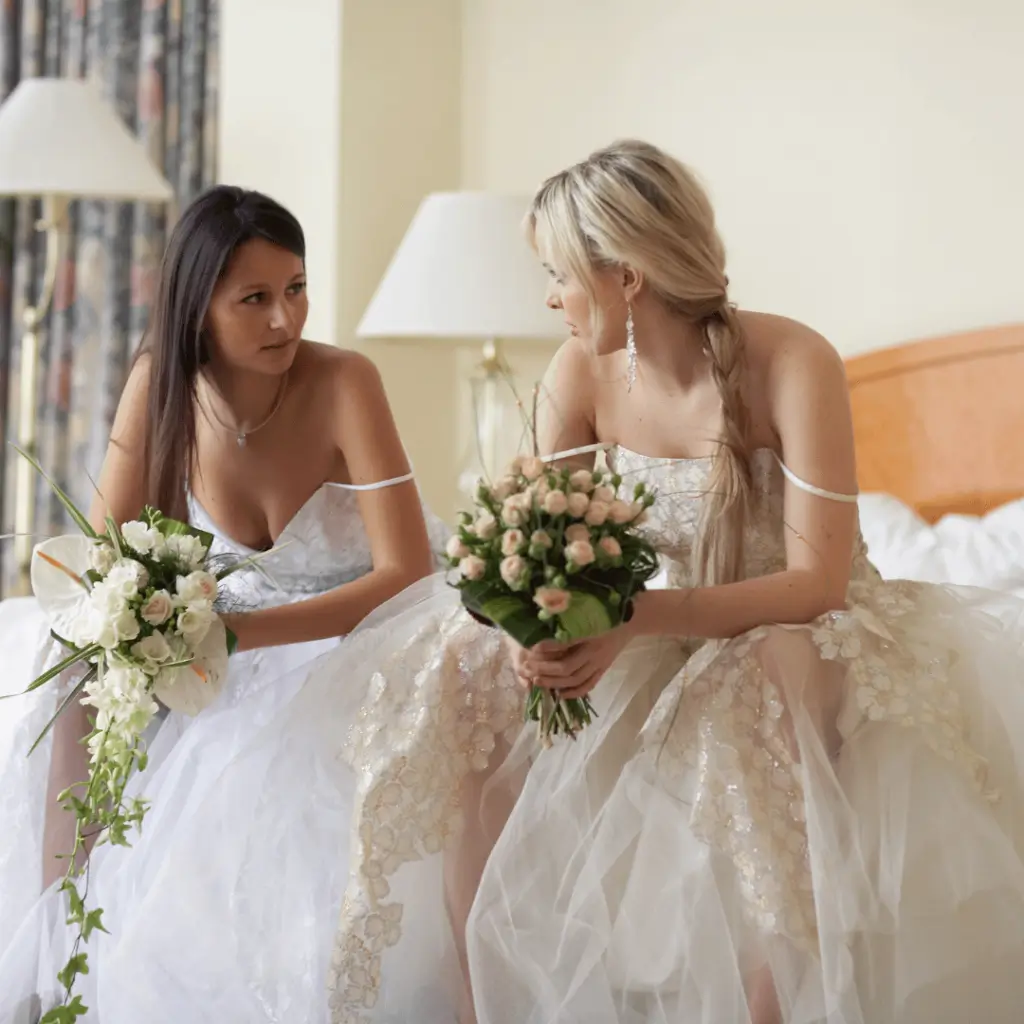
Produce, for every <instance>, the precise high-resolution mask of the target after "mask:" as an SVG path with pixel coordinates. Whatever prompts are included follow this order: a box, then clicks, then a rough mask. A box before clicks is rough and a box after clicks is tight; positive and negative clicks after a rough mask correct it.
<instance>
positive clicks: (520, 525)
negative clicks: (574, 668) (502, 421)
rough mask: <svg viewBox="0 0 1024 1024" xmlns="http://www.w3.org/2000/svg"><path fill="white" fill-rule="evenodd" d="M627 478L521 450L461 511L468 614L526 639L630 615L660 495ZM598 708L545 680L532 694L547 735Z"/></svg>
mask: <svg viewBox="0 0 1024 1024" xmlns="http://www.w3.org/2000/svg"><path fill="white" fill-rule="evenodd" d="M621 487H622V479H621V477H619V476H617V475H616V474H614V473H609V472H603V471H601V470H593V471H592V470H589V469H578V470H576V471H575V472H573V471H571V470H568V469H553V468H550V467H548V466H546V465H545V464H544V462H543V461H542V460H541V459H539V458H537V457H536V456H528V457H525V458H518V459H516V460H514V461H513V463H512V465H511V467H510V468H509V471H508V473H507V474H506V476H504V477H502V478H501V479H500V480H498V481H497V483H495V484H493V485H490V484H487V483H481V484H480V486H479V488H478V490H477V494H476V506H477V507H476V510H475V512H474V513H469V512H463V513H462V514H461V516H460V521H459V528H458V531H457V533H456V534H455V535H454V536H453V537H452V538H451V540H450V541H449V543H448V548H447V554H448V558H449V561H450V564H451V566H452V567H453V568H456V569H457V570H458V573H459V577H458V580H457V581H456V582H455V583H454V586H456V587H457V588H458V589H459V590H460V591H461V596H462V603H463V605H464V606H465V607H466V609H467V610H468V611H469V612H470V614H472V615H473V616H474V617H475V618H477V619H478V620H480V621H483V622H486V623H489V624H493V625H495V626H498V627H499V628H500V629H503V630H504V631H505V632H506V633H508V634H509V635H510V636H511V637H512V638H513V639H515V640H516V641H517V642H518V643H520V644H521V645H522V646H524V647H532V646H533V645H534V644H536V643H539V642H540V641H542V640H552V639H553V640H558V641H562V642H571V641H574V640H580V639H582V638H584V637H587V636H594V635H596V634H598V633H603V632H605V631H606V630H609V629H612V628H613V627H614V626H617V625H619V624H621V623H622V622H625V621H628V619H629V616H630V614H631V602H632V598H633V597H634V595H636V594H637V593H638V592H639V591H641V590H643V589H644V586H645V584H646V582H647V581H648V580H649V579H650V578H651V577H652V576H654V575H655V573H656V572H657V569H658V560H657V555H656V554H655V551H654V549H653V548H652V547H651V545H650V544H649V543H648V542H647V541H646V540H644V539H643V537H642V536H641V535H640V533H639V531H638V529H637V527H638V526H639V525H640V523H641V522H642V520H643V517H644V515H645V513H646V510H647V508H648V507H649V506H650V505H652V504H653V503H654V495H653V494H651V493H650V492H649V491H648V490H647V489H646V488H645V486H644V485H643V484H637V485H636V487H635V488H634V489H633V491H632V494H631V495H630V496H629V497H628V498H624V497H622V496H621V495H620V489H621ZM593 715H594V709H593V707H592V706H591V704H590V701H589V699H587V698H583V699H573V700H562V699H560V698H558V697H557V696H555V695H552V694H551V692H550V691H548V690H545V689H542V688H540V687H534V688H533V689H532V690H531V691H530V695H529V698H528V700H527V703H526V717H527V720H530V721H536V722H537V723H538V728H539V730H540V734H541V736H542V738H543V739H544V740H545V742H549V741H550V738H551V736H552V735H554V734H557V733H566V734H568V735H569V736H575V734H576V732H577V731H578V730H579V729H580V728H582V727H583V726H585V725H588V724H589V723H590V721H591V720H592V718H593Z"/></svg>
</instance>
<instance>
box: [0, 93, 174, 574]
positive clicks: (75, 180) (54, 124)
mask: <svg viewBox="0 0 1024 1024" xmlns="http://www.w3.org/2000/svg"><path fill="white" fill-rule="evenodd" d="M173 194H174V192H173V189H172V188H171V185H170V183H169V182H168V181H167V180H166V179H165V178H164V177H163V176H162V175H161V174H160V173H159V172H158V171H157V169H156V168H155V167H154V166H153V164H152V163H151V162H150V160H149V157H148V156H147V154H146V151H145V149H144V148H143V146H142V144H141V143H140V142H139V141H138V139H136V138H135V137H134V136H132V134H131V133H130V132H129V131H128V129H127V128H126V127H125V126H124V124H123V122H122V121H121V120H120V118H119V117H118V116H117V115H116V114H115V113H114V111H113V110H112V109H111V108H110V107H108V106H107V104H106V103H104V102H103V100H102V98H101V97H100V95H99V92H98V90H97V89H96V88H95V86H94V85H93V84H91V83H89V82H87V81H80V80H77V79H61V78H27V79H25V80H23V81H22V82H21V83H19V85H18V86H17V87H16V88H15V89H14V91H13V92H12V93H11V94H10V96H9V97H8V98H7V100H6V101H5V102H4V103H3V104H2V105H0V196H21V197H29V198H39V199H42V217H41V219H40V220H39V221H38V222H37V224H36V228H37V230H39V231H41V232H44V233H45V236H46V266H45V272H44V275H43V284H42V288H41V289H40V292H39V294H38V295H37V296H36V300H35V304H34V305H32V306H30V307H29V308H27V309H26V310H25V312H24V317H23V323H24V332H23V334H22V340H21V358H20V361H19V366H18V400H17V407H18V431H17V434H18V444H19V446H20V447H21V448H22V449H23V450H24V451H27V452H28V453H29V454H31V455H35V454H36V440H37V438H36V404H37V403H36V399H37V397H38V391H39V350H40V344H39V331H40V328H41V327H42V324H43V322H44V321H45V319H46V316H47V313H48V312H49V308H50V302H51V300H52V299H53V291H54V286H55V283H56V279H57V268H58V265H59V262H60V246H61V241H62V237H63V234H64V230H65V227H66V224H67V211H68V204H69V203H70V202H71V201H72V200H73V199H112V200H129V201H131V200H134V201H144V202H158V203H164V202H167V201H168V200H169V199H171V198H172V196H173ZM35 485H36V480H35V472H34V470H33V469H32V467H31V466H30V465H29V464H28V463H27V462H26V461H25V460H24V459H21V458H19V459H18V462H17V469H16V473H15V516H14V530H15V534H16V538H15V557H16V559H17V564H18V577H19V578H18V587H19V590H20V591H22V592H25V591H26V590H27V588H28V570H29V564H30V561H31V556H32V547H33V539H34V537H33V534H34V529H35V493H36V491H35Z"/></svg>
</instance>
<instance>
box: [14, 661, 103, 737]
mask: <svg viewBox="0 0 1024 1024" xmlns="http://www.w3.org/2000/svg"><path fill="white" fill-rule="evenodd" d="M95 678H96V666H95V665H93V667H92V668H91V669H89V671H88V672H86V673H85V675H84V676H82V678H81V679H79V680H78V682H77V683H75V685H74V686H73V687H72V688H71V690H70V691H69V693H68V695H67V696H66V697H65V698H64V699H63V700H62V701H61V702H60V704H59V705H58V706H57V710H56V711H54V713H53V715H52V716H51V717H50V720H49V721H48V722H47V723H46V725H45V726H43V731H42V732H41V733H40V734H39V735H38V736H37V737H36V738H35V742H34V743H33V744H32V746H31V747H29V748H28V754H26V755H25V756H26V757H31V756H32V754H33V752H34V751H35V749H36V747H38V746H39V744H40V743H42V742H43V740H44V739H45V738H46V734H47V733H48V732H49V731H50V730H51V729H52V728H53V723H54V722H56V721H57V719H58V718H60V716H61V715H62V714H63V713H64V711H65V709H66V708H67V707H68V706H69V705H70V704H71V703H72V701H74V700H75V699H76V698H77V697H78V695H79V694H80V693H81V692H82V689H83V687H84V686H85V684H86V683H88V682H90V681H92V680H93V679H95Z"/></svg>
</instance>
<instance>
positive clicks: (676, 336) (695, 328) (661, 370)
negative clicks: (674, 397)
mask: <svg viewBox="0 0 1024 1024" xmlns="http://www.w3.org/2000/svg"><path fill="white" fill-rule="evenodd" d="M633 322H634V328H635V338H636V351H637V362H638V368H639V376H640V378H641V379H643V378H644V377H646V378H647V384H648V385H650V384H652V383H654V382H657V386H658V387H659V389H661V390H665V391H672V392H677V391H687V390H689V389H690V388H691V387H693V386H694V385H695V384H697V383H699V382H701V381H703V380H704V379H705V378H706V377H707V375H708V372H709V364H708V356H707V336H706V334H705V331H704V327H703V326H702V325H700V324H695V323H690V322H688V321H686V320H681V319H680V318H679V317H677V316H673V315H672V314H671V313H670V312H669V311H668V310H667V309H665V308H664V307H663V306H661V305H660V304H658V303H650V304H646V305H645V307H644V308H643V309H641V310H636V311H635V312H634V315H633Z"/></svg>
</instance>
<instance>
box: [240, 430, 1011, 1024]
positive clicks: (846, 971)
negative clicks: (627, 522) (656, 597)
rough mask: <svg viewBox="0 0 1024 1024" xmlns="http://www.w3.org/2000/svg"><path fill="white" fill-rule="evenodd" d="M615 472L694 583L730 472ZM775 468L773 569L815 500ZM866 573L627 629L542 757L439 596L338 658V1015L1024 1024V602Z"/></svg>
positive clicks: (754, 551) (395, 608)
mask: <svg viewBox="0 0 1024 1024" xmlns="http://www.w3.org/2000/svg"><path fill="white" fill-rule="evenodd" d="M608 457H609V460H610V461H611V463H612V464H613V465H614V467H615V469H616V470H617V471H618V472H620V473H621V474H622V475H623V476H624V477H625V478H626V479H627V480H643V481H644V482H646V483H647V484H648V485H649V486H651V487H653V488H654V489H655V491H656V492H657V494H658V496H659V497H658V501H657V503H656V504H655V505H654V507H653V508H652V509H651V512H650V518H649V521H648V524H647V525H646V526H645V527H644V529H645V530H646V531H647V534H648V536H649V538H650V540H651V541H652V542H653V543H654V544H655V546H656V547H657V549H658V550H659V552H660V553H661V554H662V556H663V557H664V559H665V564H666V568H667V577H668V583H669V585H677V586H681V585H685V580H686V579H687V578H688V565H689V558H690V551H691V548H692V543H693V540H694V532H695V528H696V524H697V522H698V519H699V514H700V507H701V502H702V500H703V494H704V488H705V482H706V478H707V473H708V463H707V462H705V461H701V460H695V461H693V460H663V459H653V458H650V457H645V456H641V455H638V454H635V453H632V452H629V451H626V450H624V449H621V448H616V449H612V450H611V451H610V452H609V455H608ZM753 470H754V478H755V484H756V491H757V495H758V501H757V507H756V512H755V513H754V514H753V515H752V519H751V522H750V523H749V529H748V534H747V537H746V544H745V560H746V569H747V573H748V575H750V576H756V575H763V574H767V573H771V572H775V571H778V570H780V569H782V568H784V565H785V545H784V531H785V527H784V523H783V499H784V493H785V489H786V487H787V486H795V487H804V488H805V489H810V490H812V491H813V490H815V489H814V488H813V487H809V486H808V485H806V484H804V483H803V482H802V481H799V480H797V479H795V478H793V477H792V476H791V475H790V476H789V479H790V483H788V484H787V473H788V471H786V470H785V469H784V468H783V467H782V465H781V464H780V463H779V462H778V461H777V459H776V458H775V456H774V454H773V453H771V452H768V451H760V452H757V453H756V454H755V456H754V462H753ZM818 493H819V494H821V492H818ZM843 498H844V496H841V495H839V496H837V495H828V494H823V495H822V500H831V499H839V500H843ZM851 555H852V563H851V564H852V572H851V582H850V586H849V591H848V605H847V608H846V610H844V611H841V612H834V613H830V614H828V615H825V616H822V617H821V618H819V619H817V620H816V621H814V622H811V623H809V624H807V625H800V626H763V627H759V628H757V629H754V630H752V631H750V632H749V633H747V634H744V635H742V636H739V637H736V638H735V639H732V640H729V641H709V642H704V643H699V642H687V641H678V640H651V641H646V642H635V643H634V644H632V645H631V646H630V647H629V648H627V649H626V651H625V652H624V653H623V655H622V656H621V657H620V659H619V660H618V661H617V662H616V664H615V665H614V666H613V668H612V669H611V671H610V672H609V673H608V674H607V675H606V676H605V677H604V679H603V680H602V681H601V683H600V684H599V685H598V687H597V688H596V690H595V691H594V693H593V695H592V696H593V698H594V701H595V704H596V706H597V710H598V713H599V717H598V718H597V720H596V722H595V723H594V724H593V725H591V726H590V727H588V728H587V729H586V730H584V732H583V733H582V734H581V735H580V737H579V738H578V740H577V741H576V742H569V741H566V740H564V739H561V740H556V741H555V743H554V745H553V746H552V747H551V748H550V749H544V748H543V747H542V746H541V745H540V744H539V743H538V741H537V738H536V735H535V733H534V730H533V729H532V728H530V729H527V728H524V727H523V726H522V724H521V707H522V693H521V691H520V690H519V689H518V688H517V686H516V683H515V680H514V679H513V678H512V674H511V671H510V666H509V663H508V660H507V657H506V654H505V650H504V647H503V644H502V642H501V639H500V637H499V636H498V634H497V633H496V632H495V631H493V630H488V629H487V628H485V627H482V626H480V625H478V624H477V623H476V622H474V621H472V620H471V619H470V618H469V617H468V616H467V615H466V614H465V613H464V612H463V611H462V610H461V609H460V608H459V606H458V599H457V595H456V594H455V593H454V592H452V591H451V590H448V591H445V590H444V589H443V584H442V583H441V581H440V580H433V581H424V582H422V583H421V584H418V585H417V586H416V587H414V588H412V589H411V590H410V591H407V592H406V593H405V594H404V595H401V596H400V597H398V598H396V599H395V600H394V601H392V602H391V603H390V604H389V605H387V606H385V607H384V608H382V609H381V610H380V611H379V612H378V613H377V614H376V615H375V616H374V617H372V619H371V620H370V621H368V622H367V623H366V624H365V627H363V628H361V629H360V630H357V631H356V632H355V633H354V634H353V635H352V636H351V637H350V638H349V641H348V642H347V644H348V646H347V648H346V656H345V658H344V660H343V661H338V662H337V663H336V664H333V663H332V661H333V659H332V657H331V656H328V657H327V658H326V659H325V660H324V661H323V662H320V663H318V664H317V665H316V666H315V668H314V673H313V676H312V677H311V679H310V682H309V684H308V685H307V686H306V687H305V688H303V690H302V691H301V692H300V693H299V694H298V695H297V698H296V700H295V701H294V703H293V705H292V707H291V708H290V709H289V711H288V713H287V714H286V715H283V716H282V718H281V720H280V722H278V723H276V728H277V729H279V730H280V731H281V733H282V736H283V735H284V734H288V735H291V736H292V737H293V742H299V740H298V738H297V737H298V734H300V733H301V732H302V731H303V729H305V728H307V725H308V724H309V723H313V722H316V721H318V720H325V719H327V718H328V717H329V715H330V714H331V708H332V706H333V705H334V696H333V695H334V694H335V693H336V692H337V691H338V690H339V689H344V690H346V691H350V690H351V689H353V688H354V689H357V690H359V691H362V692H365V694H366V698H365V706H364V708H363V710H362V712H361V715H360V717H359V718H358V719H357V720H356V721H354V722H353V726H352V728H350V729H346V730H345V731H344V732H343V733H338V734H337V735H336V737H335V742H334V745H333V746H332V745H331V743H330V741H329V739H328V738H326V737H321V740H320V742H321V743H322V744H323V750H322V753H321V757H322V758H323V761H322V763H321V765H320V767H321V769H322V770H323V771H324V772H329V771H330V770H331V767H330V766H331V764H334V765H336V768H335V777H336V778H337V779H338V780H339V781H340V780H345V781H344V785H345V786H347V785H348V784H349V783H350V780H351V773H350V769H354V770H355V772H356V777H357V780H358V792H357V794H356V814H355V820H354V825H353V830H352V837H351V847H350V849H345V850H344V851H343V852H344V853H345V854H346V855H347V857H348V859H349V860H350V863H349V868H348V870H349V876H348V881H347V887H346V893H345V897H344V900H343V902H342V912H341V918H340V927H339V931H338V935H337V938H336V941H335V946H334V954H333V957H332V968H331V973H330V976H329V978H328V984H329V987H330V1004H331V1011H332V1012H331V1020H332V1021H333V1022H334V1024H370V1022H374V1024H400V1022H407V1021H408V1022H412V1021H415V1022H417V1024H455V1022H456V1020H458V1021H460V1022H468V1021H470V1020H473V1019H475V1020H477V1021H478V1022H479V1024H512V1022H515V1024H682V1022H685V1024H750V1022H751V1021H754V1022H755V1024H762V1022H765V1021H773V1020H776V1019H779V1020H781V1021H784V1022H785V1024H966V1022H968V1021H971V1022H973V1021H979V1022H981V1021H984V1022H985V1024H1018V1022H1019V1021H1020V1020H1021V1019H1022V1014H1024V969H1022V965H1024V604H1021V603H1020V602H1019V601H1017V600H1016V599H1014V598H1011V597H1009V596H1005V597H1004V596H1002V595H999V594H995V593H989V592H984V591H972V590H964V589H958V588H954V587H945V586H935V585H924V584H915V583H907V582H883V580H882V579H881V578H880V577H879V575H878V573H877V572H876V571H875V570H874V568H873V567H872V566H871V564H870V563H869V561H868V559H867V557H866V552H865V548H864V545H863V543H862V541H861V540H860V539H859V538H858V540H857V543H856V545H855V549H854V551H853V552H852V553H851ZM279 742H283V739H282V740H280V741H279ZM268 743H269V741H268ZM268 749H273V747H272V745H270V746H268ZM252 756H254V757H255V754H253V755H252ZM317 777H319V775H318V776H317ZM478 878H479V885H477V880H478ZM323 895H324V897H325V898H326V896H327V894H326V893H325V894H323ZM335 896H336V894H335V893H334V891H332V892H331V893H330V897H331V899H332V900H333V899H334V898H335ZM467 918H468V924H467V925H466V928H465V943H464V945H463V943H462V942H460V934H461V933H462V929H461V927H460V923H461V922H465V921H467ZM453 922H454V926H453ZM464 968H465V969H468V972H469V974H470V975H471V978H472V987H473V998H474V1008H475V1018H474V1016H473V1015H472V1014H471V1013H470V1011H469V1009H468V1005H466V1004H464V1003H462V1002H461V1001H462V1000H463V999H464V998H465V990H464V986H463V973H464ZM775 999H777V1001H778V1004H779V1007H780V1008H781V1017H778V1018H776V1017H775V1016H774V1015H773V1014H772V1013H769V1012H767V1011H766V1009H765V1007H766V1006H770V1005H771V1003H772V1002H773V1001H774V1000H775Z"/></svg>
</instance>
